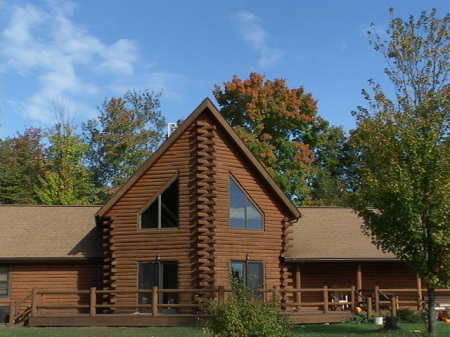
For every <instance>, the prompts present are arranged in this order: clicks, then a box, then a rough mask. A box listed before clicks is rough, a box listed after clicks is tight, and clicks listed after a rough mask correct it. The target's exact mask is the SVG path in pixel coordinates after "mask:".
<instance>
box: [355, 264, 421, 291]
mask: <svg viewBox="0 0 450 337" xmlns="http://www.w3.org/2000/svg"><path fill="white" fill-rule="evenodd" d="M361 272H362V284H363V289H373V287H374V286H379V287H380V288H390V289H402V288H416V287H417V278H416V275H415V274H414V273H413V272H412V271H411V270H409V269H408V268H407V267H406V266H405V264H404V263H402V262H379V263H375V262H366V263H363V264H362V266H361Z"/></svg>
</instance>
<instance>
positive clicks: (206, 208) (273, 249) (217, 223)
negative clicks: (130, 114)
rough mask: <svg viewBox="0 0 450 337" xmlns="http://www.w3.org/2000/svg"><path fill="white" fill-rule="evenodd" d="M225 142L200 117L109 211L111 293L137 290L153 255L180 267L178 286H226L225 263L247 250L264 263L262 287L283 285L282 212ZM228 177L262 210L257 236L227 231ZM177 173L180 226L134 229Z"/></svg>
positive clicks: (126, 298)
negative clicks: (140, 214)
mask: <svg viewBox="0 0 450 337" xmlns="http://www.w3.org/2000/svg"><path fill="white" fill-rule="evenodd" d="M228 137H229V136H227V134H226V132H225V131H224V130H222V129H220V128H217V129H216V126H214V122H213V121H212V120H209V119H208V117H206V116H205V115H201V116H199V118H198V119H197V121H195V122H194V123H193V124H192V125H191V126H189V127H188V129H187V130H186V132H185V133H184V134H183V135H181V136H180V137H179V138H178V139H177V140H176V141H175V142H174V143H173V144H172V145H171V147H170V148H169V149H167V151H166V152H165V153H164V154H162V155H161V156H160V157H159V158H158V160H156V161H155V162H154V163H153V165H152V167H150V168H149V169H148V171H147V172H146V173H144V175H143V176H142V177H141V178H140V179H139V180H138V181H137V182H136V183H135V184H134V185H133V186H132V187H130V189H129V190H128V191H127V192H126V193H125V194H124V195H123V197H122V198H121V199H120V200H119V201H118V202H117V203H116V204H115V205H114V206H113V207H112V208H111V209H110V210H109V211H108V213H107V214H106V215H105V217H108V218H110V233H109V235H110V236H109V244H110V250H111V261H110V262H109V263H110V264H111V272H110V283H111V287H112V288H115V289H136V288H137V287H138V262H139V261H153V260H154V259H155V257H156V254H160V255H161V261H177V262H178V266H179V287H180V288H196V287H211V286H219V285H228V284H229V280H228V262H229V261H230V260H245V254H246V253H247V254H249V255H250V256H251V260H255V261H263V262H264V263H265V277H266V282H265V285H266V286H268V287H273V286H280V285H282V283H283V282H282V279H283V275H288V273H287V270H285V271H283V270H282V269H281V268H280V254H282V252H283V250H284V249H285V243H283V242H282V241H283V239H286V238H285V237H283V225H285V227H288V225H289V224H287V225H286V224H284V222H283V219H284V217H285V216H286V214H284V213H283V210H282V209H281V208H280V206H279V205H278V202H277V200H276V198H275V196H272V194H271V193H269V192H267V188H268V186H266V185H265V184H266V183H265V181H264V180H263V179H262V178H261V177H259V175H258V174H257V172H255V170H254V169H253V168H252V167H251V165H249V163H248V162H247V161H246V159H245V158H244V157H243V156H240V155H239V154H237V153H240V151H238V149H237V148H235V146H234V143H233V142H231V141H230V139H229V138H228ZM230 172H231V173H232V174H233V176H234V177H235V178H236V179H237V181H238V182H239V183H240V184H241V185H242V186H243V188H244V189H245V191H246V193H248V195H249V196H250V198H251V199H252V200H253V201H254V203H255V204H256V205H257V206H258V207H259V208H260V209H261V211H262V212H263V213H264V222H265V223H264V230H263V231H247V230H244V231H242V230H231V229H230V228H229V226H228V179H229V174H230ZM177 173H178V178H179V183H180V202H179V207H180V209H179V218H180V225H179V227H178V228H177V229H161V230H138V217H137V214H138V212H139V211H140V210H141V209H142V207H144V205H145V204H147V203H148V202H149V200H150V199H152V198H154V196H155V195H156V194H157V193H158V192H159V191H160V190H161V188H162V187H163V186H165V185H166V184H167V182H168V181H169V180H170V179H171V178H172V177H173V176H174V175H175V174H177ZM285 241H286V242H288V241H289V240H285ZM285 283H286V281H285ZM183 300H190V298H189V299H188V298H180V301H183ZM115 301H117V302H120V303H121V304H125V303H126V304H133V303H136V301H137V299H136V296H130V295H126V294H122V295H118V296H117V297H116V298H115Z"/></svg>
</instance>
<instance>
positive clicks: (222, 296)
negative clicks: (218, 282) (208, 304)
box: [217, 286, 225, 303]
mask: <svg viewBox="0 0 450 337" xmlns="http://www.w3.org/2000/svg"><path fill="white" fill-rule="evenodd" d="M217 300H218V301H219V303H225V287H224V286H219V287H218V288H217Z"/></svg>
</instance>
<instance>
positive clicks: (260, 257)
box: [216, 130, 286, 287]
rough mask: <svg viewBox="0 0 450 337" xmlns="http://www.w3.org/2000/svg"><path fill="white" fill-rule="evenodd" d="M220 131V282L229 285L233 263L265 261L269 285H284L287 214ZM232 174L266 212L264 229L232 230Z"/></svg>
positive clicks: (218, 243) (217, 238)
mask: <svg viewBox="0 0 450 337" xmlns="http://www.w3.org/2000/svg"><path fill="white" fill-rule="evenodd" d="M220 131H221V130H218V135H219V136H218V137H217V139H216V144H217V145H216V147H217V150H216V156H217V183H216V184H217V185H216V188H217V207H216V211H217V213H216V218H217V228H216V240H217V243H216V278H217V283H218V284H222V285H228V284H229V266H228V264H229V261H230V260H239V261H245V257H246V254H248V255H249V256H250V260H251V261H263V262H264V274H265V286H266V287H274V286H282V285H283V284H282V270H281V266H280V254H281V253H282V251H283V244H282V237H283V219H284V217H285V216H286V212H285V213H283V210H282V209H281V208H280V203H279V201H278V200H276V198H275V196H274V195H273V194H271V193H270V192H269V191H270V188H269V187H268V186H267V183H266V182H265V180H263V179H262V178H261V176H260V175H259V174H258V173H257V172H256V170H255V169H254V168H253V166H252V165H249V163H248V161H247V160H246V158H244V157H243V156H242V154H241V152H240V151H237V149H236V147H235V145H234V143H233V142H232V141H230V139H229V137H227V135H226V134H225V133H223V132H220ZM230 174H231V175H232V176H233V177H234V178H235V180H236V181H237V182H238V183H239V185H241V186H242V188H243V189H244V191H245V193H246V194H247V196H248V197H249V198H250V199H251V200H252V201H253V202H254V204H255V205H256V207H258V209H259V210H260V211H261V212H262V213H263V219H264V228H263V230H242V229H231V228H230V227H229V200H228V188H229V187H228V182H229V179H230Z"/></svg>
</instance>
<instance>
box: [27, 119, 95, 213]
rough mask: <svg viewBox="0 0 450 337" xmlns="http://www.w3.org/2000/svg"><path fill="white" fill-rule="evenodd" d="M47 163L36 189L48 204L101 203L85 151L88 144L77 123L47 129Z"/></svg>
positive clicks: (40, 199) (42, 200) (63, 123)
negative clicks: (97, 198) (87, 166)
mask: <svg viewBox="0 0 450 337" xmlns="http://www.w3.org/2000/svg"><path fill="white" fill-rule="evenodd" d="M47 138H48V141H49V145H48V147H47V148H46V150H45V166H44V173H43V176H42V177H39V179H38V183H37V184H36V186H35V192H36V195H37V196H38V200H39V203H42V204H45V205H89V204H95V203H97V200H96V198H95V196H94V186H93V184H92V182H91V179H90V174H89V172H88V170H87V168H86V167H85V166H84V165H83V155H84V153H85V152H86V151H87V145H86V144H84V143H83V141H82V139H81V137H80V136H78V135H76V134H74V127H73V126H71V125H70V123H68V122H65V121H62V122H59V123H57V124H56V125H55V126H54V127H53V128H51V129H50V130H49V131H48V133H47Z"/></svg>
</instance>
